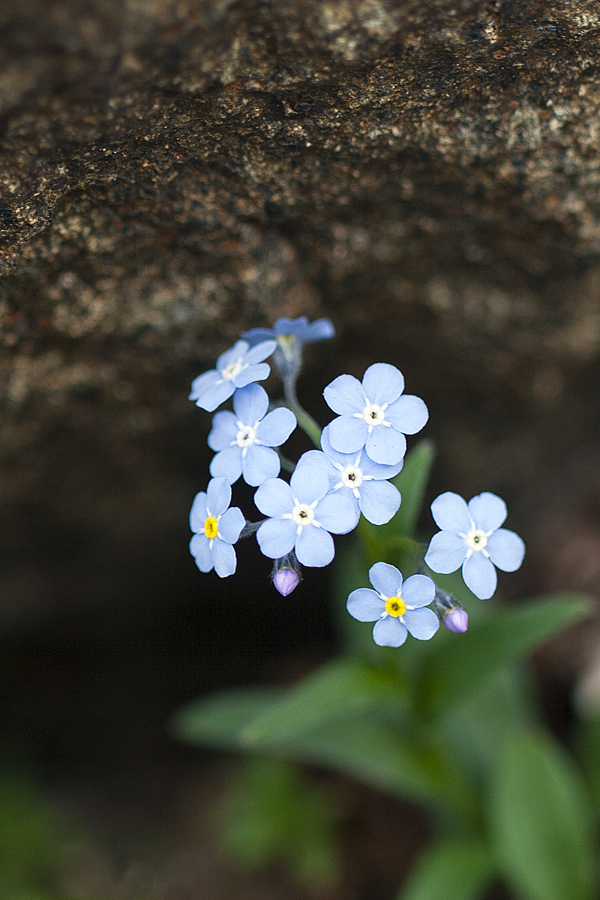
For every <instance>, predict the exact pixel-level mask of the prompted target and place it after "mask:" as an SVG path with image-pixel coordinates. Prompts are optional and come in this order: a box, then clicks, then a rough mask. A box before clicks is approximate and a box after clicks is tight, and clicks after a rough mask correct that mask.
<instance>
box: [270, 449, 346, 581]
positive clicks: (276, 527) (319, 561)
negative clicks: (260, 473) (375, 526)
mask: <svg viewBox="0 0 600 900" xmlns="http://www.w3.org/2000/svg"><path fill="white" fill-rule="evenodd" d="M254 502H255V503H256V505H257V506H258V508H259V509H260V511H261V512H262V513H264V514H265V515H266V516H271V518H269V519H267V521H266V522H263V524H262V525H261V526H260V528H259V529H258V531H257V533H256V538H257V540H258V543H259V546H260V549H261V550H262V552H263V553H264V554H265V556H269V557H271V559H279V558H280V557H282V556H285V555H286V554H287V553H290V552H291V551H292V550H293V549H295V551H296V556H297V557H298V560H299V562H301V563H302V564H303V565H305V566H326V565H328V564H329V563H330V562H331V560H332V559H333V557H334V555H335V548H334V544H333V538H332V537H331V534H329V532H330V531H332V532H333V533H334V534H347V533H348V532H349V531H352V529H353V528H356V525H357V524H358V513H357V510H356V507H355V505H354V503H352V501H351V500H350V499H349V498H348V497H343V496H341V495H340V494H332V493H330V491H329V478H328V477H327V475H326V474H325V472H324V471H323V470H322V469H321V468H320V467H317V466H315V465H311V464H310V462H308V463H306V462H305V463H302V459H301V460H300V463H299V464H298V466H297V467H296V469H295V471H294V474H293V475H292V477H291V480H290V483H289V484H286V482H285V481H282V480H281V479H280V478H269V479H268V480H267V481H265V482H263V483H262V484H261V486H260V487H259V488H258V490H257V492H256V494H255V495H254Z"/></svg>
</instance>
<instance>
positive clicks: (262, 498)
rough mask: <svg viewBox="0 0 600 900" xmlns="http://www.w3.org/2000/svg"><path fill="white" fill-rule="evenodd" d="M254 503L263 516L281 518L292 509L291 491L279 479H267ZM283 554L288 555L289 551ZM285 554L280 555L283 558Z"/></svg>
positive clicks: (258, 491)
mask: <svg viewBox="0 0 600 900" xmlns="http://www.w3.org/2000/svg"><path fill="white" fill-rule="evenodd" d="M254 502H255V504H256V506H257V507H258V508H259V509H260V511H261V513H264V515H265V516H283V515H284V514H285V513H290V512H291V511H292V510H293V508H294V497H293V495H292V489H291V488H290V486H289V484H287V483H286V482H285V481H282V480H281V478H268V479H267V480H266V481H263V483H262V484H261V486H260V487H259V489H258V490H257V492H256V493H255V495H254ZM291 549H292V548H291V547H290V550H291ZM285 553H289V550H286V551H285ZM285 553H282V554H281V555H282V556H285ZM267 555H268V554H267Z"/></svg>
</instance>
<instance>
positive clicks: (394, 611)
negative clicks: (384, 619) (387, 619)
mask: <svg viewBox="0 0 600 900" xmlns="http://www.w3.org/2000/svg"><path fill="white" fill-rule="evenodd" d="M385 611H386V613H387V614H388V616H394V617H395V618H396V619H397V618H398V617H399V616H403V615H404V613H405V612H406V603H405V602H404V600H403V599H402V597H390V598H389V599H388V600H386V601H385Z"/></svg>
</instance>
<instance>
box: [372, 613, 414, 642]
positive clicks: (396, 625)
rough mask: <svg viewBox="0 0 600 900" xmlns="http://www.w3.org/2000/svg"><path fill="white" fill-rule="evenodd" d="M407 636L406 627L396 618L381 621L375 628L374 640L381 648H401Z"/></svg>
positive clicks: (376, 623) (391, 617)
mask: <svg viewBox="0 0 600 900" xmlns="http://www.w3.org/2000/svg"><path fill="white" fill-rule="evenodd" d="M407 634H408V631H407V630H406V625H403V624H402V622H401V621H400V619H397V618H395V616H387V618H385V619H380V620H379V622H375V627H374V628H373V640H374V641H375V643H376V644H379V646H380V647H401V646H402V644H403V643H404V641H405V640H406V636H407Z"/></svg>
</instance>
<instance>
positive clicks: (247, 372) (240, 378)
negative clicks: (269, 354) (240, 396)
mask: <svg viewBox="0 0 600 900" xmlns="http://www.w3.org/2000/svg"><path fill="white" fill-rule="evenodd" d="M270 372H271V366H270V365H269V364H268V363H259V364H258V365H257V366H246V368H245V369H242V371H241V372H240V373H239V374H238V375H236V376H235V378H233V379H232V381H231V383H232V384H233V386H234V387H236V388H243V387H246V385H247V384H250V383H251V382H253V381H264V380H265V378H268V377H269V375H270Z"/></svg>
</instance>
